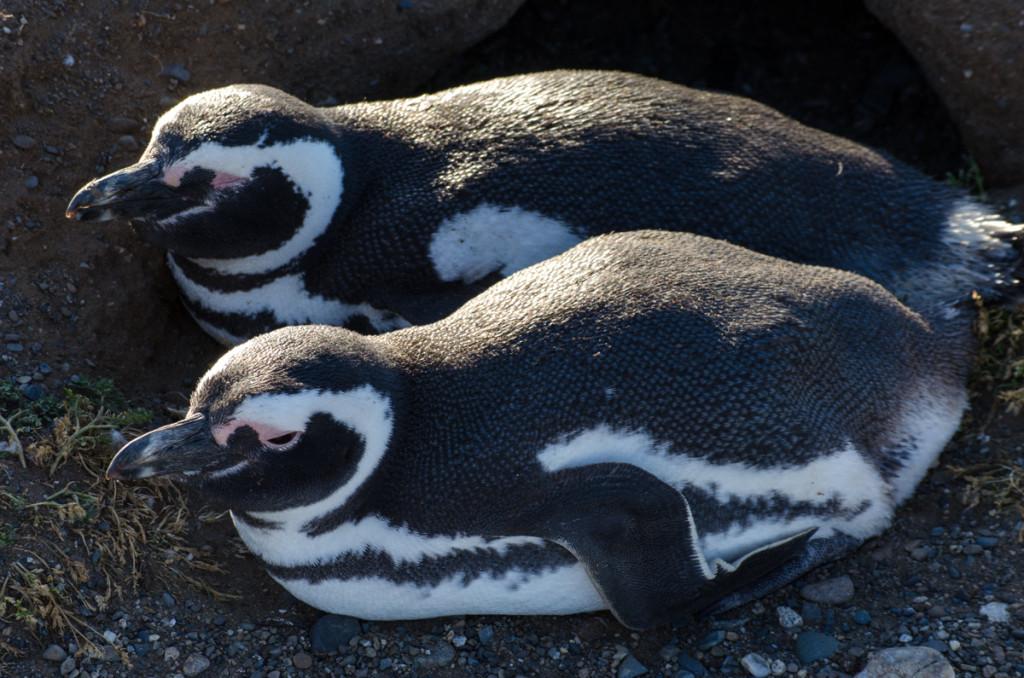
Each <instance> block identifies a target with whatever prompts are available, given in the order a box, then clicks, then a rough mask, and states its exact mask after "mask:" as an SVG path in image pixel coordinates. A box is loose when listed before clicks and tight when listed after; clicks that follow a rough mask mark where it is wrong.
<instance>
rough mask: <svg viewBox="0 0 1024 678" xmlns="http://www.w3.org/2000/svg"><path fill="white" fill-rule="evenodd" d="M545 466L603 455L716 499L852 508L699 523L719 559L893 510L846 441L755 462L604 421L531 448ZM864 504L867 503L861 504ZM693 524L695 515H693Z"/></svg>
mask: <svg viewBox="0 0 1024 678" xmlns="http://www.w3.org/2000/svg"><path fill="white" fill-rule="evenodd" d="M537 459H538V461H540V463H541V465H542V466H543V468H544V469H545V470H546V471H549V472H553V471H557V470H559V469H564V468H574V467H579V466H587V465H590V464H600V463H605V462H615V463H625V464H631V465H633V466H636V467H639V468H641V469H643V470H645V471H647V472H648V473H650V474H652V475H654V476H655V477H657V478H659V479H660V480H662V481H664V482H666V483H668V484H669V485H672V486H673V487H675V488H676V489H678V490H679V491H680V492H685V491H686V490H687V488H698V489H700V490H701V491H703V492H705V493H707V494H710V495H711V496H712V497H714V499H715V500H716V501H719V502H721V503H723V504H725V503H729V502H731V501H753V500H758V499H762V500H768V501H769V502H770V501H771V499H772V498H773V497H785V498H786V499H787V500H789V501H790V502H794V503H797V502H799V503H807V504H810V505H812V506H823V505H825V504H826V503H828V502H830V501H835V502H837V509H836V510H837V512H839V511H847V512H853V513H854V514H855V515H854V516H853V517H852V518H851V517H849V516H835V517H833V518H831V519H830V518H829V517H828V516H824V517H821V516H819V517H814V516H808V517H806V518H800V519H797V518H793V519H787V520H777V519H775V518H772V517H770V516H769V517H766V519H764V520H762V519H759V518H758V517H757V516H751V518H752V521H753V523H754V524H756V526H752V525H744V526H738V527H737V526H734V527H732V528H730V529H729V530H727V531H726V532H725V533H722V534H713V533H708V531H707V529H706V528H704V529H702V530H701V532H702V533H703V536H702V537H701V540H700V543H701V550H702V551H703V555H704V557H705V558H706V560H707V561H713V560H715V559H716V558H721V559H723V560H726V561H732V560H735V559H736V558H737V557H740V556H743V555H745V554H746V553H749V552H750V551H751V550H753V549H756V548H759V547H761V546H764V545H765V544H769V543H773V542H776V541H779V540H782V539H786V538H788V537H790V536H792V535H794V534H796V533H798V532H800V531H803V530H804V529H807V528H809V527H814V526H817V527H819V531H818V533H816V534H815V535H814V536H815V538H822V537H827V536H831V534H832V531H833V529H834V528H841V529H842V531H843V532H844V533H846V534H849V535H851V536H854V537H861V538H866V537H868V536H870V535H873V534H877V533H878V532H880V531H881V530H883V529H884V528H885V527H886V526H887V525H888V524H889V520H890V519H891V517H892V511H893V496H892V491H893V488H892V487H891V486H890V485H889V484H888V483H887V482H886V481H885V479H884V478H883V477H882V476H881V474H880V473H879V472H878V470H877V469H876V468H875V467H874V466H873V465H872V464H870V463H869V462H868V460H867V459H866V458H865V457H864V456H863V455H862V454H860V453H859V452H858V451H857V450H856V449H855V448H854V447H853V446H852V445H846V446H844V447H843V448H841V449H839V450H835V451H833V452H830V453H825V452H823V453H822V454H821V455H820V456H819V457H817V458H816V459H814V460H813V461H811V462H809V463H807V464H800V465H796V464H794V465H792V466H775V467H768V468H754V467H752V466H749V465H747V464H743V463H714V462H710V461H708V460H705V459H701V458H697V457H690V456H686V455H684V454H672V453H670V452H669V446H668V445H667V444H664V443H659V442H658V441H656V440H654V438H653V437H652V436H651V435H650V434H648V433H646V432H643V431H629V430H616V429H613V428H611V427H610V426H607V425H601V426H597V427H595V428H593V429H590V430H588V431H584V432H582V433H580V434H577V435H575V436H572V437H571V438H567V439H566V440H564V441H562V442H558V443H555V444H552V445H548V446H547V447H546V448H545V449H543V450H542V451H541V452H540V453H539V454H538V455H537ZM865 506H867V507H868V508H867V509H866V510H862V509H863V507H865ZM694 522H695V523H696V524H697V525H698V526H699V525H700V524H701V517H700V516H694Z"/></svg>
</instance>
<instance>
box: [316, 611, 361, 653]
mask: <svg viewBox="0 0 1024 678" xmlns="http://www.w3.org/2000/svg"><path fill="white" fill-rule="evenodd" d="M361 630H362V629H361V628H360V626H359V620H358V619H355V618H353V617H346V616H343V615H340V614H327V615H324V616H323V617H320V618H319V619H317V620H316V622H315V623H314V624H313V627H312V628H311V629H310V631H309V642H310V645H311V648H312V650H313V652H315V653H317V654H323V653H325V652H331V651H334V650H339V649H341V648H344V647H348V642H349V641H350V640H352V639H353V638H355V637H356V636H357V635H359V632H360V631H361Z"/></svg>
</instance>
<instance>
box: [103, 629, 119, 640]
mask: <svg viewBox="0 0 1024 678" xmlns="http://www.w3.org/2000/svg"><path fill="white" fill-rule="evenodd" d="M103 638H104V639H105V640H106V641H107V642H108V643H112V642H114V641H115V640H117V634H116V633H114V632H113V631H110V630H107V631H104V632H103Z"/></svg>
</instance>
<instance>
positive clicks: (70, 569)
mask: <svg viewBox="0 0 1024 678" xmlns="http://www.w3.org/2000/svg"><path fill="white" fill-rule="evenodd" d="M3 395H7V396H8V398H7V400H8V401H10V397H9V395H10V394H9V393H6V394H4V393H0V396H3ZM17 404H18V405H24V406H22V407H19V410H20V411H19V412H17V416H14V415H8V416H7V417H5V419H4V421H5V422H7V424H8V425H7V426H6V427H4V425H3V424H2V423H0V431H6V432H7V433H8V437H11V436H13V437H15V438H16V439H17V440H18V442H19V444H21V443H22V442H23V441H30V442H28V443H27V444H26V445H25V447H24V451H23V457H21V458H19V463H21V461H22V459H25V460H27V461H28V462H29V463H30V464H32V465H33V466H35V467H36V468H37V469H38V470H36V471H34V473H38V474H39V478H40V482H38V483H25V485H32V486H35V487H36V490H35V491H36V492H38V488H39V487H44V486H45V484H44V483H45V482H47V481H46V479H47V478H49V479H51V480H50V481H49V482H52V480H53V479H56V478H58V477H59V478H61V480H59V481H58V482H57V486H60V489H58V490H56V491H54V492H51V493H49V494H46V495H44V496H39V497H36V498H31V496H30V495H31V494H32V490H31V489H29V490H25V491H22V492H17V493H16V492H10V491H0V563H4V564H6V565H7V567H6V569H7V570H8V572H7V574H6V577H5V579H4V580H3V582H2V584H0V620H2V621H3V622H5V623H7V624H15V625H21V626H23V627H24V628H26V629H27V630H28V631H29V632H30V633H31V634H32V635H34V636H35V637H36V638H37V639H39V640H40V643H41V644H42V642H43V631H44V630H45V631H46V635H47V637H48V638H49V640H48V641H47V642H53V641H54V640H56V641H58V642H59V641H60V639H61V638H68V639H69V640H73V641H74V643H75V644H76V645H77V646H78V648H79V652H84V653H88V654H91V655H94V656H103V654H104V648H103V646H104V645H106V644H107V642H106V641H105V640H104V639H103V636H102V635H101V634H100V633H98V632H97V631H96V629H94V628H92V627H91V626H90V625H89V623H88V621H87V616H88V615H87V614H86V613H85V612H83V611H86V612H88V613H90V614H91V613H97V612H102V611H104V610H106V609H107V608H108V607H109V606H111V605H116V606H120V605H121V604H123V603H124V602H125V601H126V600H128V599H129V598H130V597H131V596H133V595H134V594H135V593H137V591H138V589H139V587H140V585H142V584H144V583H145V582H144V580H145V579H146V577H153V578H156V579H159V580H162V581H170V580H171V579H176V580H178V581H182V582H186V583H188V584H189V585H192V586H195V587H196V588H199V589H201V590H204V591H206V592H207V593H209V594H211V595H213V596H216V597H219V598H226V597H229V596H226V595H225V594H222V593H220V592H217V591H214V590H213V589H212V588H211V587H210V586H209V585H208V584H206V583H204V582H203V578H202V577H197V576H195V575H196V574H197V573H201V572H210V571H219V570H220V567H219V565H218V564H217V563H215V562H213V561H211V559H210V557H209V555H207V554H205V553H203V552H201V551H200V550H199V549H196V548H193V547H191V546H189V545H188V543H187V542H186V538H187V536H188V533H189V526H190V525H194V524H195V523H196V521H197V520H198V521H199V522H210V521H213V520H217V519H219V518H220V517H221V516H222V515H223V514H217V513H212V512H208V511H207V512H202V513H199V514H196V513H195V512H194V511H193V510H192V509H190V508H189V507H188V505H187V503H186V501H185V497H184V496H183V495H182V493H181V492H180V491H179V490H178V489H177V488H175V487H174V486H171V485H167V484H158V483H138V484H132V485H124V484H120V483H112V482H109V481H107V480H106V478H105V477H104V472H105V469H106V465H107V463H108V462H109V460H110V458H111V456H112V455H113V453H114V451H115V450H116V446H117V443H116V442H115V441H117V442H120V441H121V440H123V435H128V436H132V435H134V434H135V433H138V432H139V430H138V427H139V426H142V425H144V424H145V423H147V422H148V421H149V419H150V418H151V417H150V415H149V413H148V412H146V411H144V410H139V409H131V408H128V407H127V406H126V403H125V402H124V399H123V398H121V396H120V395H119V394H117V392H116V391H115V390H114V389H113V387H112V385H110V384H109V382H98V383H97V384H89V383H86V384H84V385H82V386H81V387H80V388H76V390H74V391H68V392H67V393H66V395H65V397H64V398H63V399H61V400H60V402H59V403H56V404H55V403H53V402H50V403H43V404H36V405H34V406H33V404H24V403H17ZM47 414H52V418H50V419H49V421H47V416H46V415H47ZM33 426H36V428H33ZM0 463H2V462H0ZM29 473H33V471H31V470H30V471H29ZM14 649H15V648H13V647H12V646H11V645H10V644H9V643H6V642H4V641H0V655H3V654H10V653H11V652H12V651H13V650H14ZM114 649H115V651H116V652H117V654H118V655H119V656H120V658H121V659H122V661H126V660H127V657H126V655H125V653H124V651H123V650H122V649H121V648H120V647H116V646H115V647H114ZM108 652H109V650H108Z"/></svg>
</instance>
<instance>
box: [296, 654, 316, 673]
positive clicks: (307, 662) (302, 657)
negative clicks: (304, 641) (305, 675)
mask: <svg viewBox="0 0 1024 678" xmlns="http://www.w3.org/2000/svg"><path fill="white" fill-rule="evenodd" d="M312 665H313V658H312V657H310V656H309V655H308V654H306V653H305V652H297V653H296V654H295V655H294V656H293V657H292V666H294V667H295V668H297V669H300V670H304V669H308V668H309V667H310V666H312Z"/></svg>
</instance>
